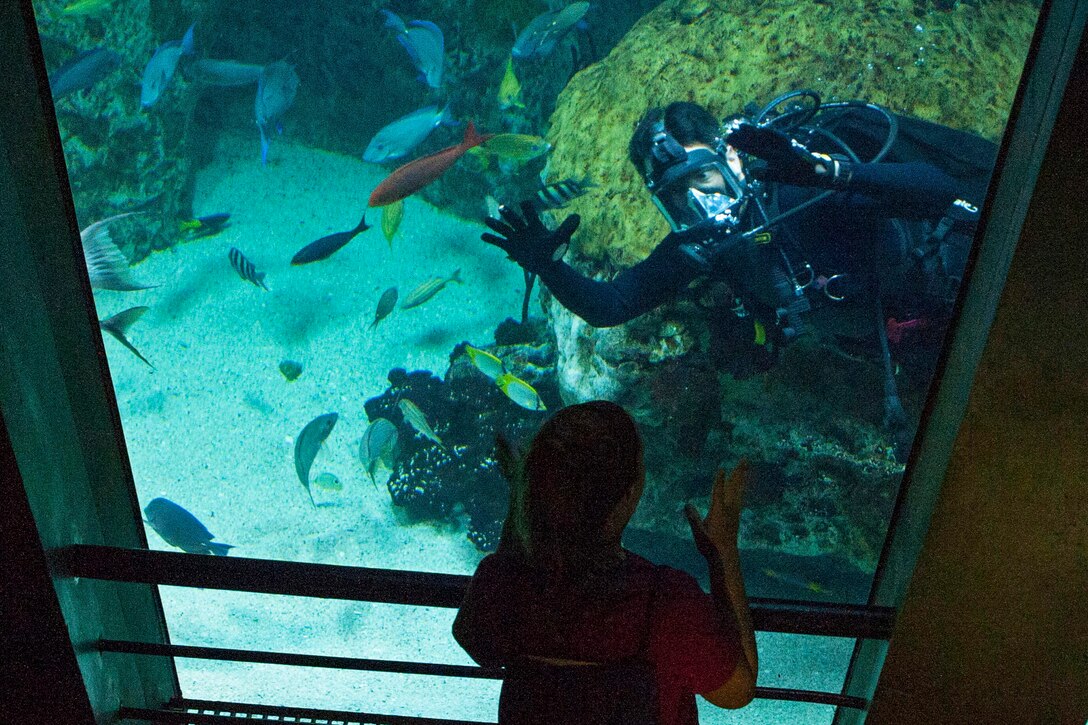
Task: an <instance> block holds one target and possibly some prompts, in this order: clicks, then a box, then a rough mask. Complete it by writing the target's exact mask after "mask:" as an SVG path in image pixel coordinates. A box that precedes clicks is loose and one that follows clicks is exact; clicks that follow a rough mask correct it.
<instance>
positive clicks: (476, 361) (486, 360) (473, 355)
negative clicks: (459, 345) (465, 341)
mask: <svg viewBox="0 0 1088 725" xmlns="http://www.w3.org/2000/svg"><path fill="white" fill-rule="evenodd" d="M465 354H466V355H468V357H469V360H471V361H472V364H473V365H475V366H476V369H477V370H479V371H480V372H481V373H483V374H484V375H486V376H487V377H489V378H491V379H492V380H494V379H496V378H497V377H499V376H500V375H502V374H503V373H505V372H506V368H505V367H504V366H503V364H502V360H500V359H499V358H497V357H495V356H494V355H492V354H491V353H489V352H488V351H487V350H480V349H479V348H475V347H473V346H472V345H465Z"/></svg>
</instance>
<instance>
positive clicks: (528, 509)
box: [521, 400, 642, 573]
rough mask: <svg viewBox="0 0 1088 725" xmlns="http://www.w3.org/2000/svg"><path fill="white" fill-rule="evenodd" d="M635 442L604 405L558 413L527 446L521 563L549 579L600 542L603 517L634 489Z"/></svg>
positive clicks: (626, 422) (638, 444)
mask: <svg viewBox="0 0 1088 725" xmlns="http://www.w3.org/2000/svg"><path fill="white" fill-rule="evenodd" d="M641 467H642V438H641V437H640V436H639V433H638V428H637V426H636V425H635V421H634V420H633V419H632V418H631V416H630V415H629V414H628V413H627V411H625V410H624V409H623V408H621V407H620V406H618V405H616V404H615V403H610V402H608V401H604V400H596V401H592V402H589V403H580V404H578V405H571V406H569V407H566V408H563V409H562V410H560V411H559V412H558V413H556V414H555V415H554V416H553V417H552V418H551V419H550V420H549V421H548V422H546V423H545V424H544V425H543V426H542V427H541V429H540V430H539V431H538V432H537V434H536V436H535V437H534V438H533V442H532V444H531V445H530V447H529V453H528V455H527V456H526V459H525V468H524V482H525V492H524V499H523V500H522V504H521V505H522V507H523V512H522V513H523V522H524V524H523V525H524V526H525V528H526V531H525V532H524V538H525V544H526V547H527V549H528V551H527V554H528V558H529V561H530V562H531V563H532V564H534V565H535V566H538V567H540V568H543V569H548V570H551V572H552V573H556V572H557V570H562V569H564V568H566V567H565V565H566V564H570V563H573V561H574V560H576V559H578V558H579V557H580V556H581V555H583V554H586V553H591V552H593V551H594V550H599V549H601V548H602V547H604V546H607V545H610V544H616V543H618V542H609V541H605V540H604V538H605V537H604V534H605V524H606V522H607V520H608V517H609V514H611V513H612V511H613V510H614V509H615V508H616V506H617V504H619V502H620V501H621V500H622V499H623V497H624V496H625V495H627V493H628V492H629V491H630V490H631V489H632V487H633V486H634V485H635V484H636V483H638V482H639V481H640V476H641Z"/></svg>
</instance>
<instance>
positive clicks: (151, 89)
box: [140, 23, 196, 108]
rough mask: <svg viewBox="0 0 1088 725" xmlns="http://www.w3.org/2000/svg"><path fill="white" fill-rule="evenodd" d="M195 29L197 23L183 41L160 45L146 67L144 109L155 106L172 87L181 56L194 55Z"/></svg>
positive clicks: (142, 95)
mask: <svg viewBox="0 0 1088 725" xmlns="http://www.w3.org/2000/svg"><path fill="white" fill-rule="evenodd" d="M194 28H196V23H193V24H192V25H190V26H189V29H188V30H186V31H185V37H184V38H182V39H181V40H171V41H169V42H167V43H163V44H162V45H160V46H159V48H158V50H156V51H155V54H154V55H153V56H151V60H149V61H148V62H147V65H146V66H144V76H143V80H142V81H141V83H140V105H142V106H143V107H144V108H150V107H151V106H153V105H155V101H157V100H159V97H160V96H161V95H162V92H163V91H165V90H166V87H167V86H168V85H170V79H171V78H173V77H174V71H176V70H177V68H178V61H180V60H181V56H183V55H192V54H193V29H194Z"/></svg>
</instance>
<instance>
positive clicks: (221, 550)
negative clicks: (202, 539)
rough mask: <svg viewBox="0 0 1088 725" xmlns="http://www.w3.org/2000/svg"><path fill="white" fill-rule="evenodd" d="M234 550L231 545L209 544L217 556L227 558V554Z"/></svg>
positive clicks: (213, 542) (211, 550)
mask: <svg viewBox="0 0 1088 725" xmlns="http://www.w3.org/2000/svg"><path fill="white" fill-rule="evenodd" d="M233 548H234V547H233V546H232V545H230V544H220V543H218V542H215V541H209V542H208V549H209V550H210V552H211V553H212V554H215V555H216V556H226V555H227V553H228V552H229V551H230V550H231V549H233Z"/></svg>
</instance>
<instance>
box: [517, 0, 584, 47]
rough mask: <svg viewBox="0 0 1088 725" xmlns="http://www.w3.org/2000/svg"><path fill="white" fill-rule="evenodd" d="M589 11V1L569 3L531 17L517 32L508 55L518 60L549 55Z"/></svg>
mask: <svg viewBox="0 0 1088 725" xmlns="http://www.w3.org/2000/svg"><path fill="white" fill-rule="evenodd" d="M588 11H589V3H587V2H576V3H571V4H570V5H568V6H566V7H565V8H563V9H561V10H551V11H548V12H546V13H543V14H541V15H538V16H537V17H535V18H533V19H532V20H531V21H530V22H529V24H528V25H526V26H525V28H524V29H523V30H522V31H521V32H520V33H518V37H517V40H515V41H514V47H513V49H512V50H511V53H510V55H511V56H513V57H514V58H517V59H518V60H530V59H540V58H544V57H545V56H547V55H549V54H550V53H551V52H552V51H553V50H555V46H556V45H557V44H558V43H559V41H560V40H562V39H563V36H565V35H566V34H567V33H568V32H570V30H571V29H572V28H574V27H575V26H576V25H578V24H579V23H580V22H581V21H582V17H583V16H584V15H585V14H586V12H588Z"/></svg>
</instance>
